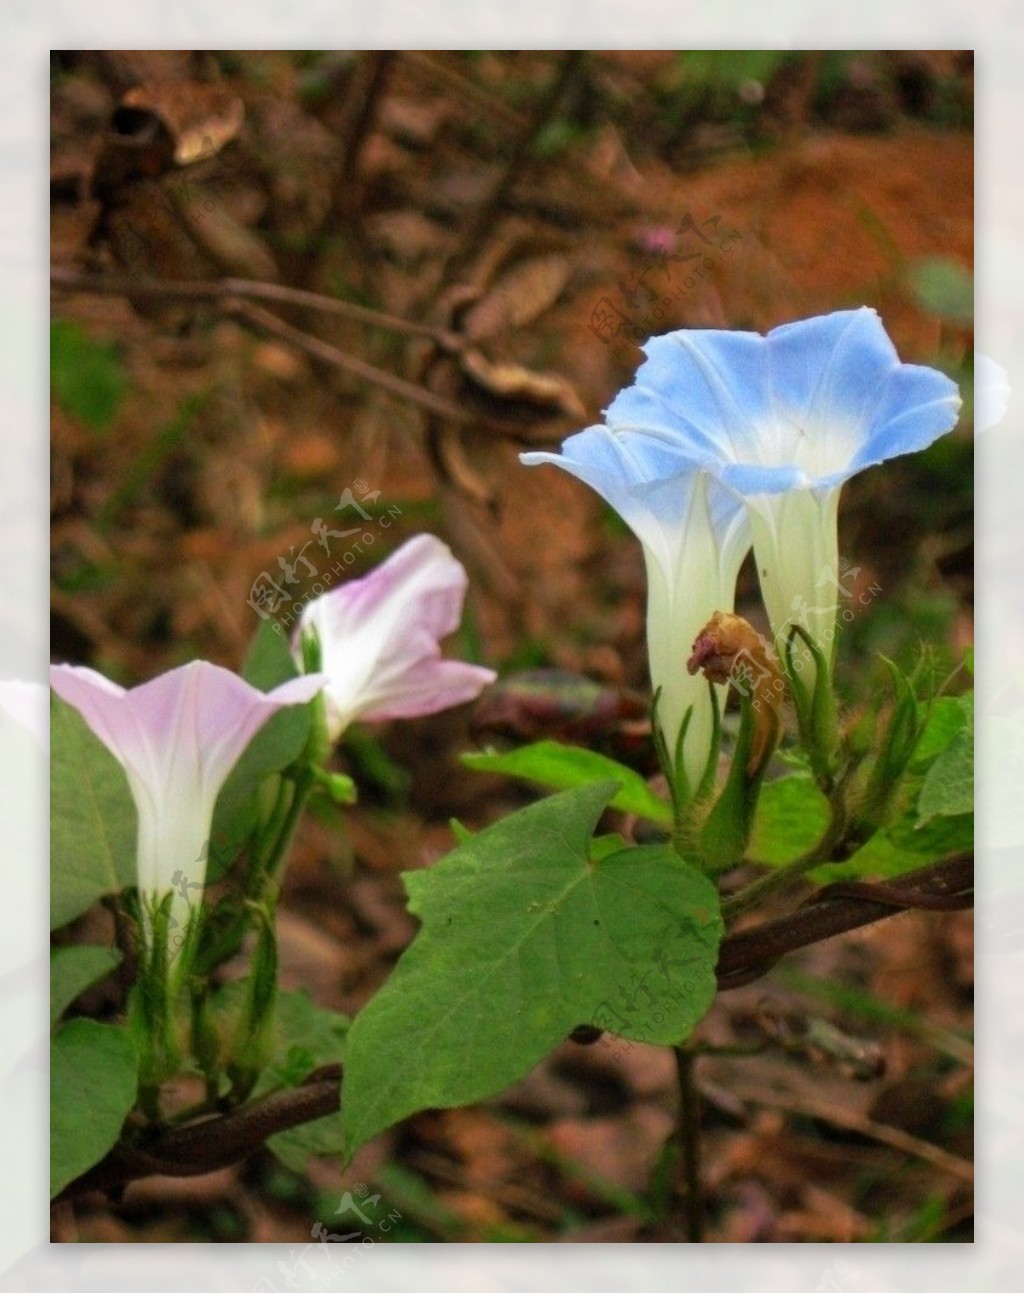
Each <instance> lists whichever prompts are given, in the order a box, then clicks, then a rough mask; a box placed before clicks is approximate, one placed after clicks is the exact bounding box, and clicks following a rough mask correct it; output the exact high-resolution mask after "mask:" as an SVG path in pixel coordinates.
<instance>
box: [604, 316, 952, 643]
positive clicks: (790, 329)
mask: <svg viewBox="0 0 1024 1293" xmlns="http://www.w3.org/2000/svg"><path fill="white" fill-rule="evenodd" d="M644 352H645V354H646V355H647V360H646V362H645V363H644V364H643V365H642V366H641V367H640V369H639V371H638V372H637V375H636V381H635V382H634V384H633V385H632V386H631V387H629V388H628V389H627V390H624V391H622V392H621V393H620V394H619V395H618V396H616V398H615V399H614V400H613V402H612V404H611V406H610V407H609V409H608V410H607V415H606V416H607V423H608V426H609V427H610V428H611V429H612V431H614V432H616V433H620V432H628V433H629V434H631V435H635V434H640V435H644V436H650V437H652V438H653V439H655V440H657V441H659V442H661V443H663V444H664V445H666V446H671V447H672V448H674V449H675V450H676V451H677V452H679V453H682V454H684V455H685V456H687V457H688V458H690V459H691V460H692V462H693V463H694V465H695V466H700V467H704V468H706V469H707V470H708V471H709V472H711V473H712V474H713V475H714V476H715V478H716V480H718V481H719V482H720V483H721V484H722V485H724V486H725V487H726V488H728V489H729V490H731V491H732V492H733V494H734V495H735V496H736V497H737V498H740V499H742V500H743V501H744V502H745V504H746V507H747V511H748V514H749V516H750V522H751V526H752V530H753V538H754V554H755V557H756V560H757V570H758V575H759V577H760V580H761V590H762V594H763V596H764V600H765V606H766V609H767V611H768V616H769V619H770V620H771V624H772V631H773V634H774V636H775V638H776V640H777V641H778V640H779V638H780V637H781V636H782V635H783V633H784V632H785V629H786V626H787V624H789V623H790V622H796V623H799V624H801V625H802V627H803V628H805V629H806V630H807V631H808V632H809V633H810V635H811V636H812V637H813V638H814V639H815V640H816V641H817V642H818V643H819V644H820V645H821V647H822V649H823V650H824V652H825V655H826V658H828V656H829V655H830V653H831V649H832V645H833V641H834V637H835V617H836V610H837V587H838V583H837V581H838V545H837V514H838V506H839V492H840V489H841V487H842V485H843V482H844V481H846V480H848V479H849V478H850V477H851V476H854V475H856V473H857V472H859V471H862V470H863V469H864V468H865V467H871V466H873V465H874V464H876V463H880V462H884V461H885V460H886V459H888V458H894V457H896V456H898V455H899V454H904V453H911V452H913V451H914V450H917V449H923V448H925V447H926V446H927V445H929V444H931V443H932V441H933V440H935V439H937V438H938V437H939V436H940V435H942V434H943V433H944V432H946V431H949V430H950V429H951V428H952V427H953V426H954V425H955V423H956V420H957V415H958V411H959V408H960V396H959V393H958V391H957V387H956V385H955V384H954V383H953V382H952V381H950V379H949V378H948V377H945V376H944V375H943V374H942V373H939V372H937V371H936V370H935V369H932V368H924V367H921V366H918V365H915V364H904V363H901V362H900V359H899V356H898V355H897V353H896V350H895V348H894V346H893V344H892V342H891V341H890V340H889V337H888V336H887V334H886V331H885V329H884V327H883V326H882V323H881V320H880V319H879V318H878V315H877V314H876V313H875V311H874V310H871V309H868V308H866V307H862V308H860V309H857V310H841V311H838V312H836V313H834V314H827V315H823V316H821V317H819V318H814V319H804V320H801V321H799V322H797V323H787V324H783V325H782V326H781V327H778V328H774V329H772V331H771V332H769V333H768V334H767V335H766V336H761V335H760V334H758V333H753V332H727V331H715V330H701V329H681V330H680V331H677V332H670V333H666V334H665V335H664V336H660V337H653V338H652V339H651V340H650V341H648V342H647V344H646V346H644ZM726 609H727V608H726Z"/></svg>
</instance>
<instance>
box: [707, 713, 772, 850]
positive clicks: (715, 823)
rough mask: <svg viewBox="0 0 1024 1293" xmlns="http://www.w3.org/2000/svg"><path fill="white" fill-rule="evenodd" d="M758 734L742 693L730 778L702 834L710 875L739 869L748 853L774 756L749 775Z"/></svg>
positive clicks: (765, 759) (728, 777)
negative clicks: (731, 868)
mask: <svg viewBox="0 0 1024 1293" xmlns="http://www.w3.org/2000/svg"><path fill="white" fill-rule="evenodd" d="M755 730H756V724H755V718H754V706H753V704H752V702H751V699H750V697H749V696H748V695H745V694H742V693H741V694H740V730H739V734H738V735H737V738H736V747H735V749H734V750H733V755H732V763H731V764H730V766H729V775H728V776H727V778H726V781H725V785H724V786H723V788H722V793H721V794H720V795H719V797H718V799H717V801H716V802H715V805H714V807H713V808H712V809H711V812H710V813H709V814H708V816H707V818H706V820H705V822H704V825H703V826H702V827H701V832H700V854H701V861H702V865H703V868H704V870H705V871H706V872H707V873H708V874H709V875H714V874H716V873H718V872H720V871H727V870H728V869H729V868H730V867H734V866H736V865H738V864H739V863H740V862H741V861H742V860H743V857H744V854H745V853H746V850H747V843H748V841H749V839H750V832H751V829H752V827H753V825H754V813H755V811H756V809H757V797H758V794H759V793H760V790H761V782H762V781H763V780H764V772H765V768H766V767H767V766H768V763H769V762H770V754H771V751H768V755H769V757H766V758H763V759H761V761H760V763H759V765H758V766H757V767H756V768H755V769H754V770H753V772H752V773H751V772H748V771H747V766H748V764H749V762H750V756H751V752H752V750H753V748H754V735H755Z"/></svg>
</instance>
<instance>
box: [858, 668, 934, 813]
mask: <svg viewBox="0 0 1024 1293" xmlns="http://www.w3.org/2000/svg"><path fill="white" fill-rule="evenodd" d="M879 658H880V659H881V661H882V663H883V664H884V665H885V667H886V668H887V669H888V671H889V681H890V684H891V686H892V693H893V707H892V713H891V714H890V716H889V720H888V722H887V723H886V724H885V726H884V728H883V729H882V731H881V733H880V734H877V733H876V737H877V746H876V750H877V752H876V755H875V759H874V762H873V764H872V765H871V768H870V771H869V772H868V777H867V783H866V785H865V787H864V791H863V795H862V797H861V801H860V804H859V806H858V811H857V824H858V826H859V827H861V828H862V829H861V830H860V832H859V835H860V836H861V837H862V838H864V839H867V838H868V837H869V836H870V835H871V834H872V833H873V832H874V831H876V830H877V829H878V828H879V827H880V826H883V825H884V824H885V822H886V820H887V818H888V815H889V810H890V808H891V807H892V803H893V800H894V798H895V796H896V794H897V792H898V791H899V788H900V786H901V784H902V781H903V774H904V773H905V772H906V770H907V766H908V764H909V763H910V760H911V757H912V756H913V753H914V750H915V749H916V748H917V743H918V741H919V740H920V738H921V732H922V730H923V728H924V722H923V721H922V718H921V715H920V710H919V706H918V703H917V697H916V696H915V695H914V689H913V686H912V685H911V682H910V680H909V679H908V678H906V677H905V676H904V675H903V673H901V671H900V669H899V668H898V667H897V666H896V664H895V663H894V662H893V661H892V660H889V659H887V658H886V657H885V656H880V657H879ZM925 717H927V713H926V715H925Z"/></svg>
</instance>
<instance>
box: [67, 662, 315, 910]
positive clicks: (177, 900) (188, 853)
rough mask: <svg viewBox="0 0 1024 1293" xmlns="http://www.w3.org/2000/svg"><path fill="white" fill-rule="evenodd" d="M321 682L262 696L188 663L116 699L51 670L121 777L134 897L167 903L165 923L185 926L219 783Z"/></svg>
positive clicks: (90, 678)
mask: <svg viewBox="0 0 1024 1293" xmlns="http://www.w3.org/2000/svg"><path fill="white" fill-rule="evenodd" d="M323 681H324V680H323V677H322V675H319V674H309V675H307V676H306V677H303V678H294V679H292V680H291V681H290V682H286V683H284V684H283V686H280V687H278V688H276V689H275V690H274V691H272V692H269V693H266V694H265V693H263V692H261V691H258V690H257V689H256V688H255V687H252V686H250V685H249V683H247V682H245V681H244V680H243V679H242V678H239V677H238V676H237V675H236V674H233V673H231V672H230V670H228V669H222V668H221V667H220V666H219V665H215V664H210V663H208V662H207V661H205V660H195V661H193V662H192V663H191V664H187V665H183V666H182V667H181V668H178V669H172V670H170V672H169V673H164V674H161V675H160V676H159V677H158V678H154V679H153V680H152V681H151V682H147V683H143V684H142V685H141V686H139V687H132V688H129V689H127V690H126V689H125V688H124V687H119V686H118V685H117V684H116V683H113V682H111V681H110V680H109V679H107V678H104V677H103V675H102V674H100V673H97V672H96V671H95V670H94V669H86V668H83V667H80V666H76V665H54V666H52V667H51V669H50V686H51V687H52V688H53V690H54V691H55V692H56V693H57V695H58V696H60V698H61V699H62V700H64V701H66V702H67V703H68V704H69V705H71V706H73V707H74V708H75V709H77V710H78V712H79V713H80V714H81V716H82V717H83V718H84V719H85V721H86V723H87V724H88V725H89V727H90V728H91V729H92V731H93V732H94V733H95V734H96V736H98V737H99V739H100V740H101V741H102V742H103V744H104V745H105V746H106V747H107V749H108V750H109V751H110V752H111V754H113V756H114V757H115V758H116V759H117V761H118V762H119V763H120V764H121V766H122V767H123V768H124V770H125V773H126V775H127V777H128V785H129V787H130V788H131V792H132V798H133V799H134V801H135V807H136V809H137V811H138V820H139V827H138V850H137V855H136V856H137V868H138V869H137V874H138V886H139V893H140V895H141V896H142V897H144V898H145V897H152V898H154V899H156V900H157V901H160V900H161V899H163V898H164V897H165V895H166V894H168V893H173V894H174V897H173V899H172V904H171V916H172V918H173V919H174V920H177V921H179V922H181V923H182V924H184V923H185V921H186V919H187V916H188V910H189V907H190V905H191V902H192V901H195V898H194V896H193V897H192V898H191V899H190V897H189V894H188V889H192V890H197V891H198V893H199V894H201V893H202V886H203V884H204V883H205V880H206V859H207V855H208V852H209V840H210V828H211V824H212V822H213V809H214V805H215V803H216V800H217V795H218V794H219V792H220V789H221V787H222V786H223V785H224V782H225V781H226V780H227V778H228V774H229V773H230V772H231V770H232V768H234V766H235V764H236V763H237V762H238V760H239V759H240V758H241V756H242V754H243V752H244V751H245V748H246V746H247V745H248V744H249V742H250V741H251V740H252V738H253V737H254V736H255V735H256V733H257V732H258V731H259V730H260V728H261V727H262V726H263V724H264V723H266V722H267V720H268V719H269V718H271V717H272V716H273V715H274V714H276V713H277V711H278V710H280V709H282V708H283V707H285V706H287V705H301V704H305V703H306V702H307V701H310V700H312V699H313V697H314V696H315V695H316V693H317V692H318V691H319V690H320V688H321V687H322V686H323ZM175 873H179V876H178V878H177V879H176V878H175ZM181 876H184V878H185V883H183V882H182V881H181V879H180V877H181Z"/></svg>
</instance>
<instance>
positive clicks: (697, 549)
mask: <svg viewBox="0 0 1024 1293" xmlns="http://www.w3.org/2000/svg"><path fill="white" fill-rule="evenodd" d="M520 457H521V460H522V461H523V462H524V463H526V465H527V466H534V465H536V464H539V463H551V464H552V465H553V466H556V467H561V468H562V469H563V470H564V471H567V472H569V473H570V474H571V475H573V476H576V477H577V478H578V479H580V480H582V481H585V482H586V483H587V484H588V485H589V486H590V487H591V488H592V489H594V490H596V491H597V493H599V494H600V495H601V497H602V498H604V499H605V501H606V502H607V503H609V504H610V505H611V506H612V507H613V508H615V510H616V511H617V512H618V513H619V515H620V516H621V517H622V519H623V520H624V521H625V522H626V524H627V525H628V526H629V527H630V529H631V530H632V531H633V533H634V534H635V535H636V537H637V538H638V539H639V540H640V542H641V543H642V544H643V549H644V560H645V562H646V566H647V645H648V656H649V662H650V671H651V681H652V683H653V685H654V688H655V690H659V689H660V692H661V698H660V702H659V710H658V715H659V720H660V723H661V727H662V732H663V734H664V736H665V740H666V744H667V745H668V749H669V752H670V753H672V754H674V752H675V748H676V745H677V743H678V740H679V735H680V732H681V731H682V728H683V723H684V721H685V720H686V715H687V712H688V711H689V712H690V719H689V725H688V727H687V730H686V736H685V739H684V741H683V751H682V753H683V759H682V766H683V769H684V771H685V773H686V778H687V783H688V786H689V789H690V791H691V792H692V791H694V790H695V789H696V788H697V786H698V785H699V783H700V781H701V779H702V777H703V776H704V773H705V770H706V768H707V763H708V756H709V754H710V751H711V738H712V730H713V720H714V715H713V709H712V703H711V697H710V694H709V692H708V684H707V682H706V681H705V679H704V678H703V677H699V676H697V677H693V676H691V675H690V674H689V673H688V672H687V669H686V660H687V658H688V657H689V655H690V652H691V649H692V647H693V642H694V639H695V638H696V636H697V634H698V632H699V631H700V629H701V628H702V627H703V626H704V625H705V624H706V623H707V621H708V620H709V619H710V618H711V615H712V614H713V613H714V612H715V611H731V610H732V607H733V602H734V599H735V593H736V575H737V572H738V571H739V567H740V563H741V562H742V560H743V558H744V556H745V555H746V553H747V550H748V549H749V547H750V528H749V525H748V523H747V519H746V516H745V514H744V511H743V507H742V505H741V504H740V503H738V502H737V501H736V500H735V499H733V498H732V497H731V495H730V494H729V493H728V492H727V491H725V490H723V489H721V487H720V486H718V485H717V483H716V482H715V481H714V480H713V479H712V478H711V477H710V476H709V475H708V473H707V472H704V471H701V470H698V469H697V468H695V467H694V465H693V464H692V463H691V462H689V461H688V460H687V459H686V458H685V457H683V456H682V455H681V454H680V453H679V451H678V450H676V449H675V448H673V447H672V446H671V445H668V444H664V443H659V442H658V441H657V440H654V439H652V438H650V437H648V436H644V435H642V434H641V435H637V434H634V432H633V429H632V428H629V427H618V428H616V429H614V430H610V429H609V428H608V427H604V426H594V427H590V428H588V429H587V430H586V431H581V432H580V433H579V434H578V435H574V436H570V437H569V439H568V440H566V441H565V443H564V444H563V445H562V452H561V453H560V454H554V453H525V454H521V455H520Z"/></svg>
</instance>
